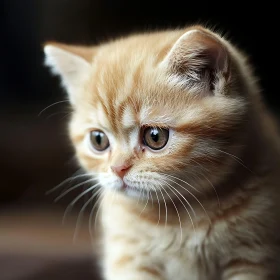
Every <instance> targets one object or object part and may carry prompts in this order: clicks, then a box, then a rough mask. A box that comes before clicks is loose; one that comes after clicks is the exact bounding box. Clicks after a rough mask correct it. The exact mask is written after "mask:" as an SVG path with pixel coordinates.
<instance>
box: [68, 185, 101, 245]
mask: <svg viewBox="0 0 280 280" xmlns="http://www.w3.org/2000/svg"><path fill="white" fill-rule="evenodd" d="M101 191H102V189H99V190H98V191H97V192H96V193H94V194H93V195H92V196H91V197H90V198H89V199H88V200H87V202H86V203H85V204H84V205H83V207H82V209H81V210H80V212H79V215H78V218H77V222H76V227H75V232H74V237H73V242H74V243H75V241H76V238H77V236H78V232H79V229H80V227H81V223H82V216H83V214H84V211H85V209H86V208H87V206H88V205H89V204H90V203H91V202H92V201H93V200H94V198H95V197H96V196H97V195H98V194H99V193H100V192H101Z"/></svg>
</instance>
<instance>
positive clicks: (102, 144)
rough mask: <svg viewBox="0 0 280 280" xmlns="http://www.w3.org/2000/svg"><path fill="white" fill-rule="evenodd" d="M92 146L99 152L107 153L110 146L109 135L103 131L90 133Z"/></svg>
mask: <svg viewBox="0 0 280 280" xmlns="http://www.w3.org/2000/svg"><path fill="white" fill-rule="evenodd" d="M90 144H91V146H92V147H93V149H95V150H96V151H98V152H102V151H105V150H106V149H107V148H108V147H109V146H110V143H109V139H108V137H107V135H106V134H105V133H104V132H103V131H101V130H93V131H91V132H90Z"/></svg>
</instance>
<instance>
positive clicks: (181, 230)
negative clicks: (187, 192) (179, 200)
mask: <svg viewBox="0 0 280 280" xmlns="http://www.w3.org/2000/svg"><path fill="white" fill-rule="evenodd" d="M162 189H163V190H164V191H165V193H166V195H167V196H168V197H169V199H170V201H171V202H172V204H173V205H174V208H175V210H176V212H177V215H178V220H179V224H180V232H181V242H180V244H181V243H182V241H183V229H182V222H181V217H180V214H179V211H178V209H177V206H176V204H175V202H174V201H173V199H172V198H171V196H170V195H169V194H168V192H167V191H166V189H165V188H162ZM170 190H171V189H170ZM171 191H172V190H171ZM172 192H173V191H172ZM173 193H174V192H173ZM174 194H175V193H174ZM175 195H176V194H175ZM176 196H177V195H176ZM177 197H178V196H177Z"/></svg>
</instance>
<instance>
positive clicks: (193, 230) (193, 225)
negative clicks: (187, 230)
mask: <svg viewBox="0 0 280 280" xmlns="http://www.w3.org/2000/svg"><path fill="white" fill-rule="evenodd" d="M165 183H166V184H168V186H169V187H171V188H172V189H173V190H175V191H176V192H177V193H178V194H179V195H180V196H181V197H182V198H183V199H184V200H185V201H186V203H187V204H188V206H189V207H190V208H191V211H192V212H193V215H194V216H195V217H196V214H195V211H194V209H193V208H192V206H191V204H190V203H189V202H188V201H187V200H186V198H185V197H184V196H183V195H182V194H181V193H180V192H179V191H178V190H177V189H176V188H174V187H173V186H172V185H171V184H169V183H168V182H165ZM170 190H171V189H170ZM171 191H172V190H171ZM172 192H173V191H172ZM173 193H174V192H173ZM174 195H176V194H175V193H174ZM176 197H177V198H178V200H179V201H180V202H181V204H182V205H183V207H184V208H185V210H186V212H187V214H188V216H189V218H190V221H191V224H192V227H193V231H194V233H195V235H196V229H195V225H194V222H193V219H192V216H191V214H190V212H189V210H188V209H187V207H186V206H185V204H184V203H183V201H182V200H181V199H180V198H179V197H178V195H176Z"/></svg>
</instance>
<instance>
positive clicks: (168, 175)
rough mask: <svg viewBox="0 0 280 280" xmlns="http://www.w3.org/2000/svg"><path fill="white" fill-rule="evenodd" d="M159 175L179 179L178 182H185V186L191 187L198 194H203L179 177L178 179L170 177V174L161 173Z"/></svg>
mask: <svg viewBox="0 0 280 280" xmlns="http://www.w3.org/2000/svg"><path fill="white" fill-rule="evenodd" d="M159 174H162V175H164V176H167V177H171V178H174V179H177V180H179V181H181V182H183V183H185V184H187V185H188V186H189V187H191V188H192V189H193V190H195V191H196V192H198V193H202V192H201V191H199V190H198V189H197V188H195V187H194V186H192V185H191V184H190V183H188V182H186V181H184V180H182V179H180V178H178V177H176V176H172V175H170V174H165V173H161V172H160V173H159Z"/></svg>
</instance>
